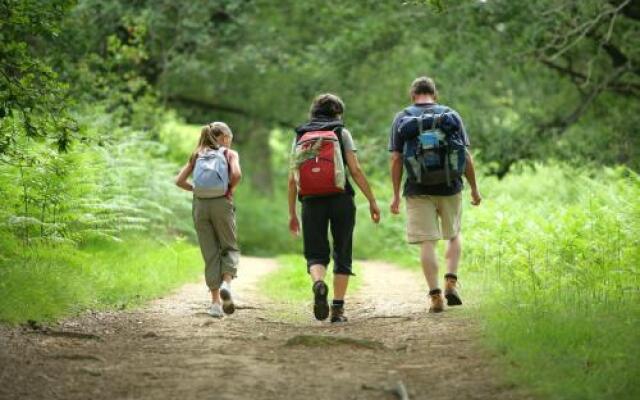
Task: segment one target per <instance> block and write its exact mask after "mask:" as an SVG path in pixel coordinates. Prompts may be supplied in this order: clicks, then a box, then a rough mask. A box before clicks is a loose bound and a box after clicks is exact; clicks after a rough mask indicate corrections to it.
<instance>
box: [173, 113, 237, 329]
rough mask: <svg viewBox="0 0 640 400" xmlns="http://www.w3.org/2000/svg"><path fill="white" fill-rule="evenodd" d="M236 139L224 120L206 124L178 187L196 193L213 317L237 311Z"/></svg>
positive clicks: (196, 217)
mask: <svg viewBox="0 0 640 400" xmlns="http://www.w3.org/2000/svg"><path fill="white" fill-rule="evenodd" d="M232 141H233V133H232V132H231V129H230V128H229V126H228V125H227V124H225V123H224V122H213V123H211V124H208V125H205V126H204V127H202V129H201V132H200V139H199V140H198V145H197V146H196V149H195V150H194V152H193V154H192V155H191V157H189V160H188V161H187V163H186V165H185V166H184V167H183V168H182V170H181V171H180V173H179V174H178V176H177V177H176V185H178V187H181V188H182V189H185V190H188V191H190V192H193V223H194V225H195V228H196V233H197V235H198V243H199V244H200V251H201V252H202V258H203V259H204V263H205V281H206V283H207V286H208V287H209V291H210V292H211V306H210V307H209V310H208V312H209V315H211V316H212V317H214V318H222V317H223V315H224V314H233V312H234V311H235V304H234V302H233V293H232V291H231V280H232V279H233V278H235V277H236V271H237V266H238V261H239V257H240V250H239V249H238V242H237V237H236V219H235V207H234V206H233V192H234V190H235V189H236V187H237V186H238V183H240V179H241V178H242V172H241V170H240V158H239V156H238V153H237V152H235V151H233V150H231V142H232ZM192 174H193V182H192V183H190V182H189V181H188V178H189V176H191V175H192Z"/></svg>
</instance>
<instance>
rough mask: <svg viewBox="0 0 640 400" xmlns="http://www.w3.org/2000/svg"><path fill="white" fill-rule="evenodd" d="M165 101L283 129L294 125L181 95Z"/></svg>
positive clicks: (170, 97)
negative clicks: (231, 115)
mask: <svg viewBox="0 0 640 400" xmlns="http://www.w3.org/2000/svg"><path fill="white" fill-rule="evenodd" d="M167 100H168V101H169V102H170V103H178V104H183V105H186V106H191V107H197V108H200V109H203V110H215V111H220V112H225V113H229V114H234V115H239V116H241V117H247V118H250V119H252V120H255V121H262V122H265V123H267V124H276V125H279V126H284V127H292V126H294V125H295V124H294V123H293V122H291V121H286V120H282V119H279V118H277V117H272V116H269V115H261V114H257V113H254V112H252V111H249V110H247V109H244V108H240V107H236V106H232V105H228V104H219V103H214V102H211V101H208V100H201V99H193V98H190V97H187V96H183V95H173V96H169V97H167Z"/></svg>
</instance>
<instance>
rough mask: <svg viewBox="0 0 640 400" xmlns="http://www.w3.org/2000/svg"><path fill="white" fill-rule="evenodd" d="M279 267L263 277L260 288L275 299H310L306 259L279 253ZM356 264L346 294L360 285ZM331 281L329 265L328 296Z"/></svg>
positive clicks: (294, 300)
mask: <svg viewBox="0 0 640 400" xmlns="http://www.w3.org/2000/svg"><path fill="white" fill-rule="evenodd" d="M277 261H278V264H279V265H280V268H278V269H277V270H276V271H274V272H272V273H270V274H268V275H267V276H266V277H264V278H263V279H262V280H261V281H260V283H259V285H260V290H261V291H262V292H263V293H265V294H266V295H267V296H269V297H270V298H272V299H274V300H277V301H284V302H288V303H301V302H307V301H311V298H312V294H311V279H310V278H309V275H308V274H307V270H306V265H307V264H306V261H305V260H304V257H302V256H300V255H293V254H287V255H281V256H278V258H277ZM358 269H359V267H358V264H357V263H355V264H354V266H353V271H354V273H355V274H356V276H353V277H351V279H349V289H348V292H347V296H348V295H350V294H353V293H355V292H356V291H357V290H358V289H359V288H360V285H361V279H360V276H359V274H358ZM332 281H333V272H331V267H329V270H328V271H327V276H326V278H325V282H327V284H328V286H329V291H330V293H329V296H330V297H329V298H331V290H332V285H331V282H332Z"/></svg>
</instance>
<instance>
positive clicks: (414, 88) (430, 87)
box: [409, 76, 438, 97]
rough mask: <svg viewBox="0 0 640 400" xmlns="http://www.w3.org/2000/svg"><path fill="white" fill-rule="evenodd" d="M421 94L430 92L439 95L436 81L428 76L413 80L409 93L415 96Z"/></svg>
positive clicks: (434, 95)
mask: <svg viewBox="0 0 640 400" xmlns="http://www.w3.org/2000/svg"><path fill="white" fill-rule="evenodd" d="M420 94H430V95H432V96H433V97H437V96H438V90H437V89H436V83H435V82H434V81H433V79H431V78H429V77H428V76H421V77H418V78H416V79H414V80H413V82H412V83H411V88H409V95H410V96H411V97H413V96H416V95H420Z"/></svg>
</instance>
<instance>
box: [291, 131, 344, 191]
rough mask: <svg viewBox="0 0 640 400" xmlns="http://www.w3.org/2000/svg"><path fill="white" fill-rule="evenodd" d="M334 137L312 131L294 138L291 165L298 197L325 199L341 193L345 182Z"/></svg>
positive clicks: (328, 133) (340, 158) (332, 132)
mask: <svg viewBox="0 0 640 400" xmlns="http://www.w3.org/2000/svg"><path fill="white" fill-rule="evenodd" d="M338 134H340V133H338ZM338 134H336V132H334V131H312V132H306V133H304V134H302V135H299V136H298V139H297V140H296V148H295V154H294V159H293V162H294V163H295V165H294V177H295V180H296V183H297V185H298V193H299V194H300V196H326V195H330V194H336V193H343V192H344V191H345V187H346V180H347V179H346V175H345V167H344V159H343V156H342V146H341V143H340V139H339V138H338Z"/></svg>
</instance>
